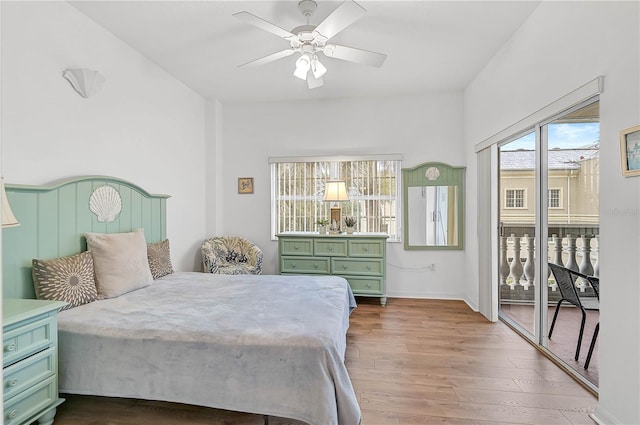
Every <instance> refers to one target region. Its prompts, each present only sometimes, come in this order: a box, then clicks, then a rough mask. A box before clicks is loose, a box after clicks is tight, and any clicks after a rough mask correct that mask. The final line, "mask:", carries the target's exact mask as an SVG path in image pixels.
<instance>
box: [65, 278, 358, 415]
mask: <svg viewBox="0 0 640 425" xmlns="http://www.w3.org/2000/svg"><path fill="white" fill-rule="evenodd" d="M354 307H355V300H354V298H353V294H352V293H351V290H350V288H349V285H348V283H347V282H346V280H344V279H342V278H339V277H331V276H325V277H313V276H269V275H263V276H253V275H241V276H224V275H211V274H207V273H175V274H173V275H169V276H166V277H164V278H161V279H158V280H156V281H154V283H153V284H152V285H151V286H148V287H146V288H142V289H138V290H136V291H133V292H130V293H128V294H124V295H121V296H120V297H117V298H113V299H108V300H100V301H95V302H93V303H90V304H87V305H84V306H80V307H77V308H74V309H71V310H65V311H62V312H61V313H60V314H59V316H58V328H59V352H60V357H59V371H60V392H62V393H70V394H91V395H100V396H115V397H127V398H139V399H147V400H164V401H173V402H181V403H188V404H194V405H201V406H209V407H216V408H222V409H228V410H235V411H242V412H252V413H260V414H266V415H272V416H280V417H286V418H293V419H298V420H302V421H304V422H307V423H309V424H312V425H331V424H340V425H357V424H359V423H360V408H359V406H358V402H357V399H356V396H355V393H354V391H353V387H352V385H351V381H350V379H349V375H348V373H347V369H346V367H345V365H344V354H345V349H346V332H347V328H348V326H349V313H350V311H351V310H352V309H353V308H354Z"/></svg>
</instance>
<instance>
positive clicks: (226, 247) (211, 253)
mask: <svg viewBox="0 0 640 425" xmlns="http://www.w3.org/2000/svg"><path fill="white" fill-rule="evenodd" d="M202 264H203V266H204V271H205V272H208V273H218V274H261V273H262V250H261V249H260V248H259V247H258V246H257V245H254V244H253V243H251V242H250V241H248V240H246V239H244V238H241V237H238V236H218V237H214V238H209V239H207V240H206V241H204V242H202Z"/></svg>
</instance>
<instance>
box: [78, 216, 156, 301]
mask: <svg viewBox="0 0 640 425" xmlns="http://www.w3.org/2000/svg"><path fill="white" fill-rule="evenodd" d="M84 236H85V238H87V248H88V250H89V251H91V254H92V255H93V265H94V269H95V274H96V289H97V290H98V298H99V299H104V298H113V297H117V296H119V295H122V294H124V293H127V292H130V291H133V290H134V289H139V288H144V287H145V286H149V284H150V283H151V282H152V281H153V276H152V275H151V270H150V269H149V261H148V260H147V243H146V241H145V239H144V232H143V229H137V230H134V231H133V232H130V233H111V234H105V233H85V235H84Z"/></svg>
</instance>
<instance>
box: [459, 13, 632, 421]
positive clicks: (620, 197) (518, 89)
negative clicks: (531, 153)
mask: <svg viewBox="0 0 640 425" xmlns="http://www.w3.org/2000/svg"><path fill="white" fill-rule="evenodd" d="M639 31H640V3H638V2H542V3H541V4H540V6H539V7H538V9H536V11H535V12H534V13H533V14H532V15H531V17H530V18H529V20H528V21H527V22H526V23H525V24H524V25H523V26H522V27H521V28H520V29H519V31H518V32H517V33H516V34H515V36H514V37H513V38H512V39H511V41H510V42H509V43H508V44H507V45H505V46H504V47H503V48H502V50H501V51H500V52H499V53H498V54H497V55H496V56H495V57H494V59H493V60H492V61H491V62H490V63H489V64H488V65H487V66H486V67H485V69H484V70H483V71H482V72H481V73H480V74H479V75H478V76H477V77H476V79H475V80H474V82H473V83H472V84H471V85H470V86H469V87H468V89H467V90H466V92H465V141H466V155H467V162H468V165H469V170H471V169H473V171H470V174H475V173H476V171H475V169H476V166H475V154H474V153H473V146H474V145H475V144H476V143H479V142H481V141H482V140H484V139H485V138H487V137H489V136H491V135H492V134H495V133H497V132H498V131H500V130H502V129H503V128H506V127H508V126H509V125H511V124H514V123H516V122H517V121H519V120H520V119H521V118H524V117H525V116H527V115H529V114H531V113H533V112H535V111H537V110H538V109H540V108H541V107H543V106H545V105H547V104H548V103H551V102H552V101H554V100H556V99H557V98H559V97H561V96H563V95H565V94H567V93H569V92H570V91H572V90H574V89H576V88H578V87H579V86H580V85H582V84H584V83H586V82H587V81H589V80H592V79H594V78H595V77H597V76H598V75H604V76H605V90H604V93H603V94H602V95H601V97H600V116H601V127H600V235H601V237H600V246H601V249H600V267H601V271H600V278H601V282H602V285H601V288H602V289H601V309H600V313H601V316H600V322H601V330H600V336H599V347H600V348H599V351H600V400H599V406H598V408H597V409H596V415H597V416H598V417H599V418H600V419H601V420H602V421H603V423H611V424H614V423H616V424H638V423H640V403H639V400H640V368H639V366H640V315H639V310H640V309H639V308H638V305H639V303H640V284H639V283H640V265H639V262H638V258H640V244H639V243H638V241H639V240H640V178H638V177H635V178H623V177H622V175H621V173H620V151H619V131H620V130H621V129H624V128H628V127H631V126H634V125H637V124H639V123H640V103H639V101H638V99H640V88H639V75H640V67H639V60H640V34H639ZM467 181H468V182H470V183H471V184H470V190H469V192H468V193H469V196H468V197H467V205H469V209H470V210H474V209H475V208H476V205H477V202H476V199H475V195H474V192H475V190H474V189H473V187H474V185H475V183H474V179H468V180H467ZM468 217H469V218H470V219H471V222H470V225H471V226H472V228H469V229H468V230H469V231H468V233H467V235H468V239H467V240H468V241H469V243H473V244H477V237H476V236H475V235H476V228H475V227H476V226H475V224H474V220H472V216H471V215H469V216H468ZM474 237H475V238H476V240H475V241H474V240H473V238H474ZM467 270H468V274H467V279H466V282H467V285H468V286H467V294H468V296H469V298H470V299H472V302H474V301H475V302H477V285H478V282H477V255H470V256H469V257H468V258H467Z"/></svg>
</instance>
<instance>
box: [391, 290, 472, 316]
mask: <svg viewBox="0 0 640 425" xmlns="http://www.w3.org/2000/svg"><path fill="white" fill-rule="evenodd" d="M387 298H410V299H418V300H450V301H464V303H465V304H466V305H468V306H469V308H470V309H471V310H473V311H475V312H476V313H477V312H478V311H479V310H478V307H477V306H476V305H474V304H472V303H471V302H469V300H467V299H466V298H464V297H454V296H451V295H437V294H436V295H415V294H406V293H398V292H396V293H388V294H387Z"/></svg>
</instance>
